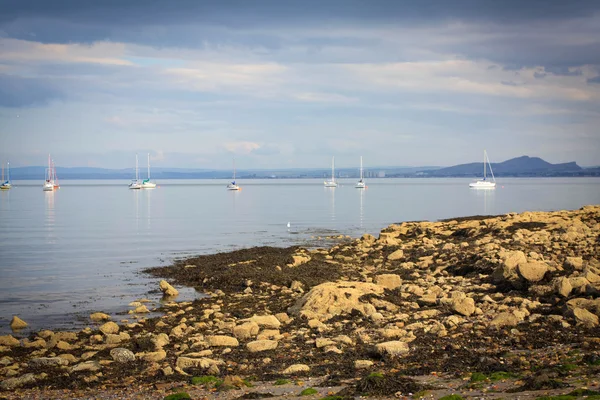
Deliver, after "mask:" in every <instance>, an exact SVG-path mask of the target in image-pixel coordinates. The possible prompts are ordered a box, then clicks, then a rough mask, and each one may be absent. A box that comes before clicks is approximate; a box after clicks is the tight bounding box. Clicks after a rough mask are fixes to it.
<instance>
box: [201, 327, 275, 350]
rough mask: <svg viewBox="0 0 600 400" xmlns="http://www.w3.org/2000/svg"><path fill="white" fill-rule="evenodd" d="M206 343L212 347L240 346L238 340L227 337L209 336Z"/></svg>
mask: <svg viewBox="0 0 600 400" xmlns="http://www.w3.org/2000/svg"><path fill="white" fill-rule="evenodd" d="M278 322H279V321H278ZM206 341H207V342H208V345H209V346H210V347H237V346H239V345H240V343H239V342H238V340H237V339H236V338H234V337H232V336H225V335H214V336H207V337H206Z"/></svg>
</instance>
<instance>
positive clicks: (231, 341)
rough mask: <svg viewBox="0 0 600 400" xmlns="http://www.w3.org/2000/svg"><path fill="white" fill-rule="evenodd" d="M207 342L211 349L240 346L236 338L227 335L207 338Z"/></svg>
mask: <svg viewBox="0 0 600 400" xmlns="http://www.w3.org/2000/svg"><path fill="white" fill-rule="evenodd" d="M206 341H207V342H208V345H209V346H210V347H237V346H239V345H240V343H239V342H238V340H237V339H236V338H234V337H231V336H225V335H214V336H207V337H206Z"/></svg>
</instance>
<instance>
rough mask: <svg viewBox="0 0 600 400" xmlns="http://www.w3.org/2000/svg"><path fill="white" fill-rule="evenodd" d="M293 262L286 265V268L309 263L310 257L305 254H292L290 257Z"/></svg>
mask: <svg viewBox="0 0 600 400" xmlns="http://www.w3.org/2000/svg"><path fill="white" fill-rule="evenodd" d="M292 260H293V262H292V263H291V264H288V267H298V266H300V265H302V264H306V263H307V262H309V261H310V256H308V255H306V254H294V255H292Z"/></svg>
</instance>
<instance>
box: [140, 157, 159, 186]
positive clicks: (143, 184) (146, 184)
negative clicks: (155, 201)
mask: <svg viewBox="0 0 600 400" xmlns="http://www.w3.org/2000/svg"><path fill="white" fill-rule="evenodd" d="M155 187H156V183H155V182H150V153H148V179H144V180H143V181H142V189H154V188H155Z"/></svg>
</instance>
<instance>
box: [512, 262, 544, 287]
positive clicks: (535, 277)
mask: <svg viewBox="0 0 600 400" xmlns="http://www.w3.org/2000/svg"><path fill="white" fill-rule="evenodd" d="M517 269H518V271H519V275H521V276H522V277H523V278H524V279H526V280H527V281H529V282H539V281H541V280H542V279H543V278H544V275H545V274H546V272H548V265H547V264H546V263H544V262H542V261H531V262H528V263H525V264H519V266H518V267H517Z"/></svg>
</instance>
